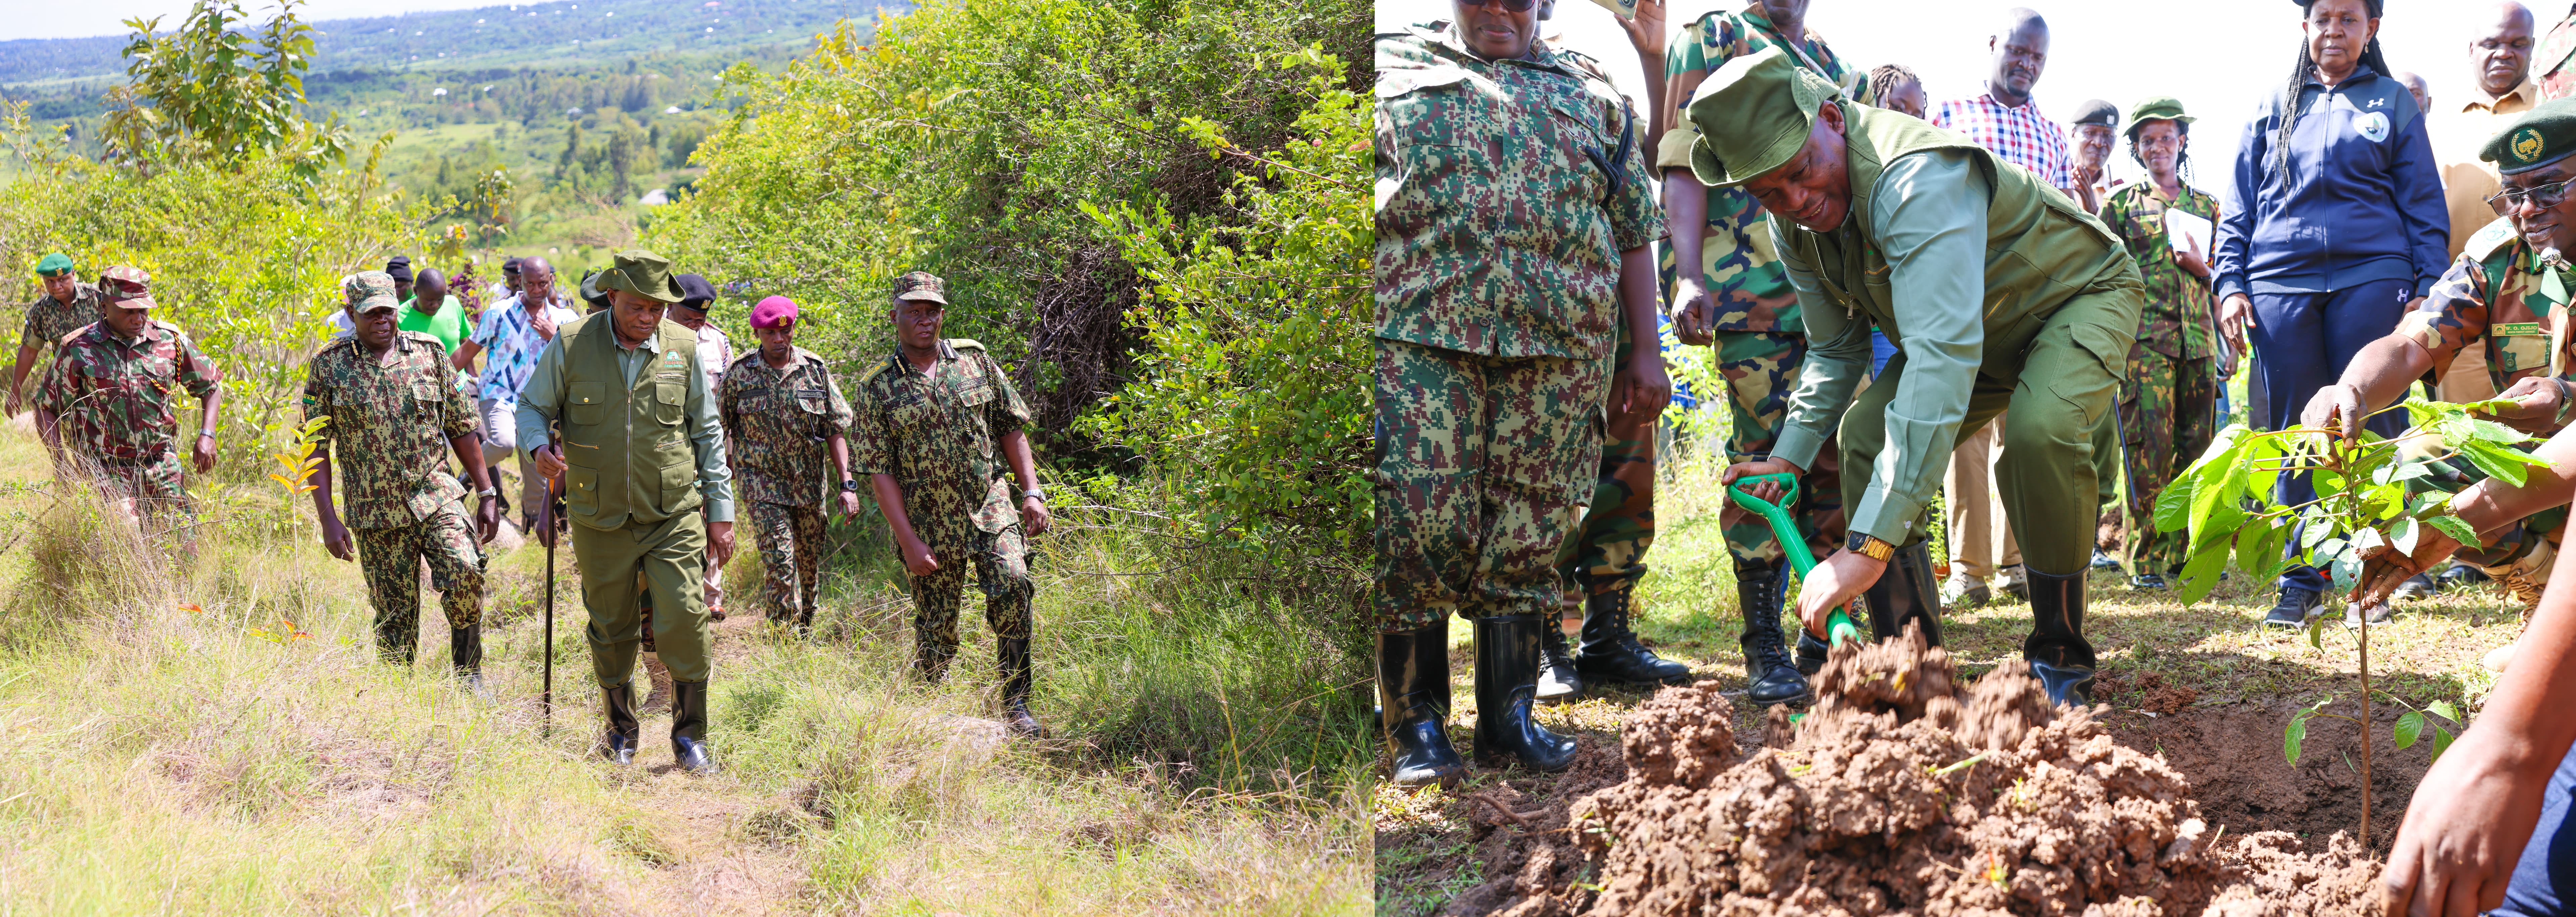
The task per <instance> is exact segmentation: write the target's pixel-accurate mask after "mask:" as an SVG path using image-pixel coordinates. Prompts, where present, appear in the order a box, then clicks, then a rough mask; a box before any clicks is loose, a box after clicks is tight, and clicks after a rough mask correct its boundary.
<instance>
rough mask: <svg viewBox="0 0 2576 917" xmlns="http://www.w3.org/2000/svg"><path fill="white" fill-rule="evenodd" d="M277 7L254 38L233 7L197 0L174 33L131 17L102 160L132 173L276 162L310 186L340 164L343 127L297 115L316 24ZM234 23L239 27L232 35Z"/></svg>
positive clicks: (334, 120)
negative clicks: (158, 167)
mask: <svg viewBox="0 0 2576 917" xmlns="http://www.w3.org/2000/svg"><path fill="white" fill-rule="evenodd" d="M298 2H299V0H280V2H279V7H278V11H277V15H276V17H274V18H272V19H270V20H269V21H268V24H267V25H264V26H261V27H260V28H259V29H258V31H256V32H252V31H249V30H248V28H247V25H248V22H249V17H248V16H247V15H245V14H244V13H243V12H242V5H241V2H240V0H197V3H196V5H195V6H194V7H192V8H190V9H189V11H188V18H187V19H186V20H185V21H183V22H181V23H180V25H179V28H178V29H177V30H176V31H173V32H170V33H169V34H167V35H160V34H156V33H158V32H159V31H160V28H161V17H158V16H155V17H152V18H151V19H139V18H138V19H128V20H126V21H125V25H126V27H127V28H129V29H133V30H134V34H133V35H132V37H131V38H130V39H129V40H128V41H127V43H126V46H125V49H124V55H125V58H126V60H127V64H126V66H125V72H126V75H127V76H128V77H129V78H130V79H129V81H128V82H126V83H125V84H123V85H120V86H117V87H116V88H114V89H111V90H109V91H108V94H107V104H108V107H109V108H110V111H109V113H108V116H107V126H106V128H105V129H104V130H103V131H102V132H101V137H102V139H104V140H105V141H106V144H107V149H108V157H109V159H111V160H113V161H118V162H122V163H125V164H127V165H130V166H132V167H134V168H137V169H139V170H145V171H149V170H150V169H151V167H152V166H153V165H154V164H160V163H191V162H203V161H208V160H214V161H224V162H237V161H240V160H242V159H246V158H250V157H265V156H275V157H279V158H281V159H283V160H285V161H287V162H288V163H290V164H291V165H292V167H293V168H294V170H295V171H296V172H297V174H299V175H301V176H303V177H305V178H307V179H310V178H312V177H313V176H314V175H315V174H318V173H319V172H320V171H321V170H322V169H323V168H325V167H327V166H330V165H334V164H338V163H342V162H345V161H347V159H348V154H349V136H348V129H347V128H346V127H343V126H341V125H340V123H339V116H338V115H333V116H332V117H331V120H330V121H329V122H328V123H326V124H314V123H313V122H310V121H307V120H305V118H304V115H303V113H302V111H301V110H300V108H299V106H301V105H302V104H303V102H304V73H305V71H306V70H308V69H310V68H311V67H312V64H313V36H312V32H313V27H312V26H310V25H307V24H306V23H305V22H304V21H303V20H302V19H299V18H297V17H296V15H295V6H296V4H297V3H298ZM237 26H238V28H237Z"/></svg>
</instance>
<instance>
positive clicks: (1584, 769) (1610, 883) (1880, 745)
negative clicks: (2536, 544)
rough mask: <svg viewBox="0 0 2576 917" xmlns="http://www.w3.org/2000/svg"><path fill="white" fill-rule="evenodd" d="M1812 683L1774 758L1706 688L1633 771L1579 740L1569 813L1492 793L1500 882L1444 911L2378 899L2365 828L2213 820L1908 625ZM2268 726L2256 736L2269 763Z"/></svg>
mask: <svg viewBox="0 0 2576 917" xmlns="http://www.w3.org/2000/svg"><path fill="white" fill-rule="evenodd" d="M1817 687H1818V693H1819V696H1820V697H1821V698H1823V700H1822V702H1821V703H1820V704H1819V705H1818V706H1817V707H1816V708H1815V709H1814V710H1813V711H1811V712H1810V714H1809V715H1808V716H1807V717H1806V718H1805V720H1804V721H1803V722H1801V723H1798V724H1796V725H1795V726H1791V725H1790V724H1789V723H1788V722H1787V721H1786V720H1787V717H1786V711H1782V710H1777V709H1775V710H1774V711H1773V715H1772V717H1771V719H1770V721H1769V722H1767V723H1766V724H1765V728H1764V730H1763V731H1764V733H1766V736H1765V738H1766V739H1767V740H1768V741H1770V742H1772V743H1777V744H1776V745H1775V747H1772V748H1757V749H1755V750H1753V751H1752V752H1751V753H1750V754H1746V753H1744V752H1743V751H1741V750H1740V747H1739V744H1738V741H1737V737H1736V736H1735V735H1734V734H1733V733H1732V732H1731V731H1730V727H1731V725H1732V724H1734V723H1735V722H1736V711H1735V708H1734V706H1733V705H1732V704H1731V703H1730V702H1729V701H1728V700H1727V699H1726V698H1725V697H1723V696H1722V695H1720V694H1719V693H1718V690H1717V683H1715V682H1701V683H1699V684H1697V685H1693V686H1691V687H1688V688H1672V689H1666V690H1665V691H1663V692H1661V693H1659V694H1657V695H1656V696H1655V697H1653V698H1652V699H1650V700H1648V701H1646V702H1645V703H1644V704H1642V705H1640V706H1639V707H1638V709H1637V710H1636V711H1635V712H1634V713H1633V714H1631V715H1630V716H1629V717H1628V719H1627V722H1626V724H1625V725H1624V727H1623V729H1622V734H1621V736H1620V744H1621V751H1622V753H1623V754H1622V759H1623V760H1624V766H1622V760H1612V759H1611V756H1610V755H1609V754H1608V749H1607V748H1605V747H1591V748H1587V749H1586V750H1585V753H1584V757H1583V758H1582V760H1581V761H1580V762H1579V763H1578V764H1577V771H1576V772H1575V773H1574V774H1569V775H1565V776H1563V777H1560V778H1559V779H1558V781H1557V782H1556V783H1555V785H1554V786H1553V787H1551V789H1552V790H1554V792H1551V793H1550V794H1549V795H1550V796H1552V797H1554V798H1555V800H1557V803H1556V804H1555V805H1545V806H1537V807H1531V806H1530V805H1529V801H1528V800H1526V799H1524V798H1519V793H1518V791H1514V790H1510V789H1508V788H1507V787H1506V788H1501V789H1493V790H1486V791H1483V792H1482V793H1480V794H1478V795H1477V796H1476V797H1474V799H1475V801H1472V802H1470V804H1469V808H1470V809H1471V810H1472V811H1473V814H1472V816H1471V818H1472V819H1473V824H1474V828H1473V830H1474V831H1475V832H1477V834H1478V837H1477V858H1478V859H1479V860H1481V861H1482V862H1483V864H1484V873H1483V875H1485V876H1486V877H1488V879H1489V881H1488V882H1487V883H1486V884H1485V885H1483V886H1480V887H1478V888H1475V889H1472V890H1469V891H1468V892H1467V893H1465V894H1463V895H1461V896H1459V897H1458V898H1457V899H1455V900H1453V901H1451V902H1450V903H1449V906H1448V907H1446V908H1444V911H1445V912H1448V913H1462V914H1463V913H1503V914H1512V915H1520V917H1535V915H1541V914H1573V913H1588V914H1601V915H1610V914H1622V915H1624V914H1675V915H1679V914H1720V915H1732V914H1743V915H1753V914H1843V913H1855V914H1876V913H1923V914H1949V913H1961V914H1965V913H1978V914H2007V913H2010V914H2079V913H2082V914H2095V913H2098V914H2103V915H2112V914H2139V915H2146V914H2201V913H2207V914H2223V915H2228V917H2252V915H2289V914H2300V915H2304V914H2341V913H2353V912H2356V911H2358V910H2359V909H2360V907H2361V906H2362V905H2363V904H2365V903H2367V902H2372V901H2375V892H2376V889H2375V888H2374V886H2375V884H2376V878H2377V875H2378V867H2377V865H2376V864H2375V863H2372V862H2370V861H2368V860H2367V859H2363V858H2361V857H2360V853H2361V851H2360V848H2359V846H2358V845H2357V844H2356V843H2354V842H2353V841H2352V840H2351V839H2350V838H2348V837H2344V836H2341V835H2338V836H2336V837H2335V838H2334V839H2333V840H2332V841H2331V842H2329V843H2326V844H2323V845H2319V846H2322V847H2323V848H2324V849H2323V850H2322V851H2318V850H2311V849H2308V846H2307V845H2305V844H2303V842H2302V841H2301V840H2300V839H2299V838H2298V837H2296V836H2294V835H2291V834H2288V833H2284V832H2279V831H2270V832H2264V833H2260V834H2249V833H2244V832H2240V831H2230V830H2228V829H2227V828H2224V827H2216V826H2213V825H2212V824H2211V823H2210V821H2209V820H2208V819H2206V818H2205V817H2203V814H2202V810H2201V808H2200V806H2199V804H2197V803H2196V802H2194V801H2193V800H2192V799H2191V798H2189V796H2188V790H2189V789H2190V787H2191V786H2192V785H2193V784H2194V783H2197V782H2198V781H2188V780H2187V779H2186V777H2185V775H2184V773H2183V772H2181V771H2179V770H2177V769H2176V768H2175V767H2172V766H2169V765H2168V764H2167V763H2166V762H2165V761H2164V760H2163V759H2160V758H2158V757H2154V756H2151V755H2149V754H2146V753H2142V752H2140V751H2138V750H2136V749H2135V748H2133V747H2131V746H2130V745H2127V744H2123V743H2122V742H2120V741H2117V740H2116V739H2115V737H2114V734H2113V732H2112V731H2110V730H2108V729H2106V728H2105V727H2104V726H2103V725H2102V724H2100V723H2098V722H2096V721H2095V720H2094V718H2093V714H2092V711H2090V710H2083V709H2073V708H2059V707H2054V706H2052V705H2050V704H2049V703H2048V702H2047V700H2046V697H2045V695H2044V694H2043V693H2042V692H2041V691H2040V689H2039V685H2038V682H2037V681H2036V680H2034V679H2032V678H2031V677H2030V676H2029V675H2028V674H2027V673H2026V672H2025V671H2024V670H2023V669H2022V668H2021V667H2020V666H2018V665H2005V666H2001V667H1998V668H1997V669H1996V670H1995V671H1993V672H1991V673H1989V674H1988V675H1987V676H1986V677H1984V678H1982V679H1980V680H1978V681H1977V683H1976V684H1975V685H1973V686H1968V685H1963V684H1960V683H1959V681H1958V677H1957V673H1956V669H1955V668H1954V667H1953V665H1952V664H1951V661H1950V659H1949V657H1948V654H1947V653H1945V652H1943V651H1941V650H1939V649H1928V650H1927V649H1925V648H1924V647H1923V645H1922V643H1921V642H1920V639H1919V637H1916V636H1914V635H1911V634H1909V635H1908V638H1907V639H1905V640H1899V641H1892V642H1890V643H1886V644H1878V645H1874V646H1866V647H1859V648H1851V649H1840V650H1837V652H1836V654H1835V657H1834V659H1833V661H1832V662H1831V663H1829V664H1828V665H1827V667H1826V668H1825V670H1824V671H1823V672H1822V673H1819V675H1818V677H1817ZM2250 715H2252V714H2249V716H2250ZM2265 724H2266V725H2265V726H2264V728H2263V729H2261V730H2259V731H2252V732H2251V733H2250V734H2251V735H2253V736H2262V735H2269V736H2270V737H2271V748H2270V753H2271V754H2274V755H2277V754H2279V748H2278V737H2279V731H2278V730H2279V725H2278V720H2277V719H2269V720H2265ZM2219 728H2221V729H2223V728H2225V727H2223V726H2222V727H2219ZM2321 738H2322V737H2321ZM2179 739H2180V737H2179V736H2177V737H2176V740H2179ZM2241 741H2250V739H2247V740H2241ZM2312 741H2315V740H2312ZM2333 741H2334V740H2331V739H2328V740H2326V741H2325V744H2320V745H2319V746H2317V747H2319V748H2326V747H2332V745H2333ZM2173 744H2174V742H2168V743H2167V747H2168V748H2171V747H2172V745H2173ZM2204 751H2205V752H2206V753H2208V754H2212V755H2223V754H2225V752H2224V751H2223V750H2222V749H2220V748H2218V747H2216V746H2208V747H2206V748H2204ZM2245 757H2249V758H2250V757H2253V756H2251V755H2246V756H2245ZM2272 760H2278V759H2277V758H2274V759H2272ZM2338 760H2339V759H2338ZM2305 771H2306V769H2305V768H2303V769H2302V772H2303V773H2304V772H2305ZM1623 772H1624V777H1622V776H1621V775H1622V773H1623ZM2408 782H2410V783H2411V779H2409V781H2408ZM1593 783H1598V784H1601V787H1600V789H1598V790H1596V791H1593V792H1590V793H1589V795H1584V796H1582V797H1581V798H1580V799H1578V800H1576V801H1574V802H1573V804H1572V805H1571V806H1570V808H1569V807H1566V806H1565V805H1564V803H1563V802H1562V800H1565V799H1567V798H1569V797H1572V796H1573V795H1575V794H1576V793H1580V792H1582V790H1581V788H1582V787H1583V786H1585V785H1587V784H1593ZM2394 798H2396V799H2403V798H2404V797H2403V796H2396V797H2394ZM2390 820H2391V821H2392V822H2393V820H2394V819H2393V813H2392V817H2391V819H2390Z"/></svg>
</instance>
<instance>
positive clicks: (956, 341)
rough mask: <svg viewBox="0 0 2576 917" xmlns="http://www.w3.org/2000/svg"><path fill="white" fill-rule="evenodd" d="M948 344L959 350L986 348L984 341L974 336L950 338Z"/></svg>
mask: <svg viewBox="0 0 2576 917" xmlns="http://www.w3.org/2000/svg"><path fill="white" fill-rule="evenodd" d="M948 346H950V347H953V348H956V349H958V350H982V349H984V342H982V341H978V340H976V339H974V338H949V339H948Z"/></svg>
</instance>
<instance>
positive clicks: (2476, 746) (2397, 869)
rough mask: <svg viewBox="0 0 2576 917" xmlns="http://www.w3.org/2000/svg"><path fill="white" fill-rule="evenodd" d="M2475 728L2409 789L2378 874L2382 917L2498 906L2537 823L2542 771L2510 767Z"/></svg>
mask: <svg viewBox="0 0 2576 917" xmlns="http://www.w3.org/2000/svg"><path fill="white" fill-rule="evenodd" d="M2502 738H2504V737H2502V736H2489V735H2482V734H2480V733H2479V731H2478V729H2477V727H2476V726H2475V725H2472V726H2470V728H2469V731H2468V733H2467V734H2465V735H2462V736H2461V737H2460V741H2459V742H2458V743H2457V744H2454V745H2452V746H2451V749H2450V752H2449V753H2448V754H2444V755H2443V756H2442V758H2441V760H2439V761H2435V762H2433V768H2432V770H2429V771H2426V772H2425V774H2424V780H2423V782H2421V783H2418V784H2416V785H2415V798H2414V801H2415V802H2420V803H2423V805H2409V806H2407V807H2406V820H2405V822H2404V823H2403V824H2402V825H2400V826H2399V827H2398V829H2397V845H2396V847H2395V848H2393V849H2391V850H2390V851H2389V854H2388V869H2387V871H2386V872H2383V873H2381V874H2380V883H2381V887H2380V891H2381V893H2382V896H2381V899H2380V906H2381V908H2382V909H2383V912H2384V913H2386V914H2388V915H2389V917H2401V915H2413V917H2476V915H2478V914H2480V913H2483V912H2485V911H2487V910H2490V909H2493V908H2496V907H2499V906H2502V905H2503V904H2504V890H2505V884H2506V883H2507V882H2508V881H2510V880H2511V879H2512V878H2513V869H2514V866H2515V864H2516V863H2518V862H2520V861H2521V859H2522V848H2523V845H2524V844H2526V843H2528V842H2529V841H2530V840H2531V832H2532V828H2533V827H2534V826H2535V825H2536V824H2538V823H2539V821H2540V807H2541V797H2542V795H2543V794H2544V793H2546V792H2547V790H2548V788H2549V768H2548V767H2546V766H2543V767H2539V768H2530V767H2522V766H2516V762H2515V761H2514V760H2513V759H2512V758H2511V757H2510V756H2509V754H2508V751H2509V749H2510V746H2512V745H2513V744H2514V743H2511V742H2505V741H2497V740H2499V739H2502Z"/></svg>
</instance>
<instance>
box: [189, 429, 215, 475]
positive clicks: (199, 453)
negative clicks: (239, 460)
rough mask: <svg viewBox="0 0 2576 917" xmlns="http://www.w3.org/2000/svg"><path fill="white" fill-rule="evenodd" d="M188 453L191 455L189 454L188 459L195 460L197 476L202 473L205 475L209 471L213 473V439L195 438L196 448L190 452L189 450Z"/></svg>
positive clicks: (207, 437)
mask: <svg viewBox="0 0 2576 917" xmlns="http://www.w3.org/2000/svg"><path fill="white" fill-rule="evenodd" d="M189 452H190V453H191V454H190V458H193V459H195V460H196V463H197V473H198V474H204V473H206V472H209V471H213V470H215V438H214V437H212V436H199V437H197V445H196V447H195V448H193V449H190V450H189Z"/></svg>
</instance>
